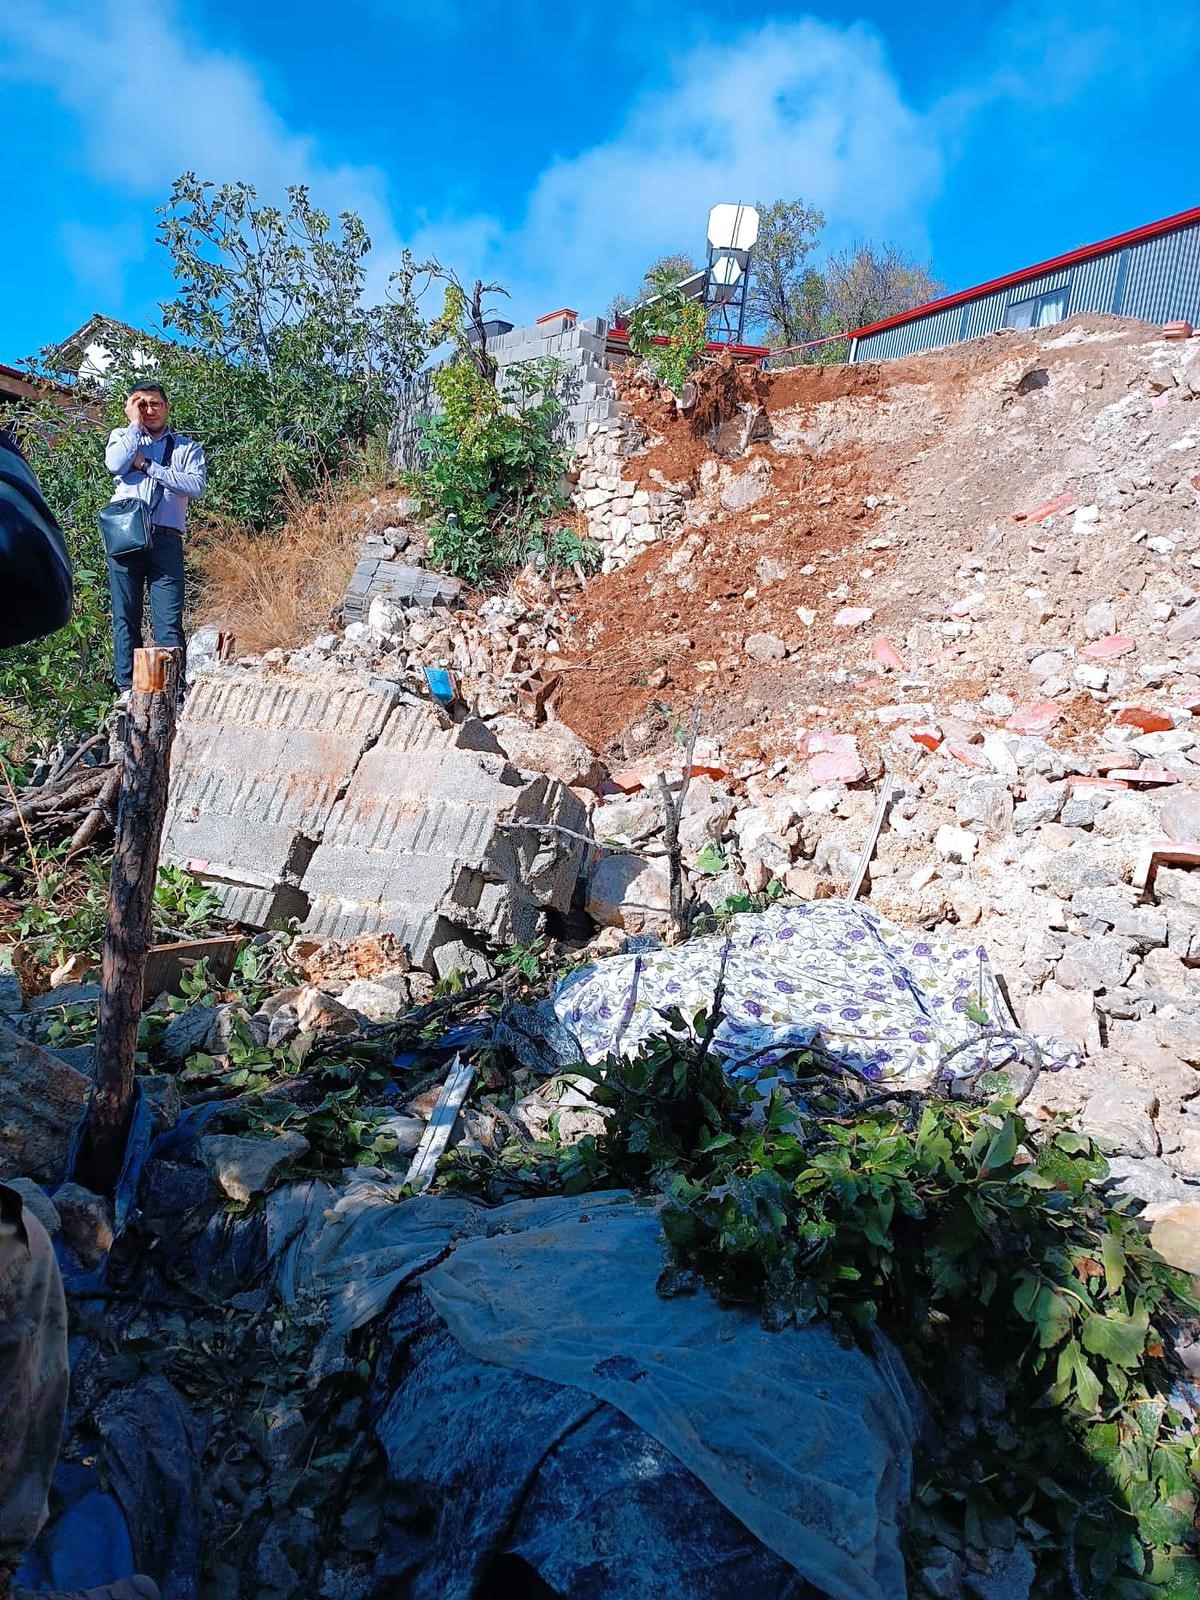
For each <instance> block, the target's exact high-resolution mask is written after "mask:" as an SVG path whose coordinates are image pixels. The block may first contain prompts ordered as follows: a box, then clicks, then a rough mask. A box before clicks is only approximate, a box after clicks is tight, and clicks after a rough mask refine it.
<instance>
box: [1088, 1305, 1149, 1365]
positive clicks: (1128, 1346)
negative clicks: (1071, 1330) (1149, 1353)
mask: <svg viewBox="0 0 1200 1600" xmlns="http://www.w3.org/2000/svg"><path fill="white" fill-rule="evenodd" d="M1149 1325H1150V1318H1149V1316H1148V1314H1147V1313H1146V1312H1145V1311H1144V1310H1143V1311H1141V1312H1139V1313H1136V1314H1135V1315H1134V1316H1132V1317H1126V1316H1123V1315H1122V1313H1121V1312H1119V1311H1108V1312H1095V1313H1093V1315H1091V1316H1089V1317H1088V1318H1087V1319H1086V1320H1085V1322H1084V1324H1083V1348H1084V1349H1085V1350H1087V1351H1088V1352H1089V1353H1090V1354H1091V1355H1094V1356H1103V1358H1104V1359H1105V1361H1111V1362H1112V1363H1113V1365H1114V1366H1118V1367H1136V1366H1137V1365H1138V1363H1139V1361H1140V1360H1141V1359H1142V1351H1143V1349H1144V1348H1145V1344H1146V1330H1147V1328H1148V1327H1149Z"/></svg>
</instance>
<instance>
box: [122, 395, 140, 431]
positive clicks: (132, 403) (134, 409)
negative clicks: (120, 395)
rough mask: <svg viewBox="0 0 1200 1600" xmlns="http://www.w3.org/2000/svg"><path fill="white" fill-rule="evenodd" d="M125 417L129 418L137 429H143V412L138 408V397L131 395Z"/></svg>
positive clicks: (127, 401) (126, 406)
mask: <svg viewBox="0 0 1200 1600" xmlns="http://www.w3.org/2000/svg"><path fill="white" fill-rule="evenodd" d="M125 415H126V416H127V417H128V418H129V420H130V422H132V423H133V425H134V427H135V428H140V427H141V425H142V413H141V410H140V409H139V407H138V400H137V395H135V394H131V395H130V396H129V399H128V400H126V402H125Z"/></svg>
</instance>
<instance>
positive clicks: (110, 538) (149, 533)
mask: <svg viewBox="0 0 1200 1600" xmlns="http://www.w3.org/2000/svg"><path fill="white" fill-rule="evenodd" d="M174 449H175V435H174V434H172V433H169V434H168V435H167V449H166V454H165V455H164V456H163V459H162V464H163V466H164V467H169V466H170V465H171V455H172V452H173V451H174ZM162 497H163V486H162V484H161V483H156V484H155V485H154V492H153V493H152V494H151V496H150V498H149V500H143V499H142V498H141V496H140V495H123V496H122V497H121V499H120V500H110V501H109V502H108V504H107V505H106V506H104V507H102V509H101V511H100V516H99V522H100V538H101V541H102V542H103V545H104V548H105V550H106V552H107V553H108V554H109V555H110V556H112V558H113V560H114V561H121V560H123V559H125V558H126V557H127V556H133V555H137V554H138V553H139V551H142V550H149V548H150V540H151V538H152V537H153V533H154V513H155V512H156V511H157V510H158V507H159V504H160V503H161V501H162Z"/></svg>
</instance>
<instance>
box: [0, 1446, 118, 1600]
mask: <svg viewBox="0 0 1200 1600" xmlns="http://www.w3.org/2000/svg"><path fill="white" fill-rule="evenodd" d="M50 1510H51V1519H52V1520H51V1521H50V1522H49V1523H47V1525H46V1527H45V1529H44V1530H43V1532H42V1535H41V1537H40V1538H39V1539H38V1540H37V1542H36V1544H34V1546H33V1547H32V1549H30V1550H29V1551H27V1552H26V1555H25V1559H24V1561H23V1562H22V1563H21V1566H20V1567H19V1568H18V1570H17V1574H16V1579H15V1582H16V1584H17V1585H18V1587H20V1588H25V1589H33V1590H38V1589H86V1588H90V1587H93V1586H95V1585H97V1584H101V1583H111V1582H112V1581H113V1579H114V1578H127V1577H129V1576H130V1575H131V1574H132V1573H133V1570H134V1562H133V1549H132V1547H131V1545H130V1542H129V1528H128V1526H127V1525H126V1522H125V1514H124V1512H123V1511H122V1510H121V1507H120V1506H119V1505H118V1504H117V1502H116V1500H115V1499H114V1498H113V1496H112V1495H111V1494H106V1493H105V1492H104V1490H103V1489H101V1487H100V1479H99V1477H98V1475H97V1473H96V1470H95V1468H94V1467H87V1466H83V1465H81V1464H79V1463H77V1462H70V1461H60V1462H59V1464H58V1469H57V1471H56V1472H55V1474H54V1482H53V1484H52V1485H51V1489H50Z"/></svg>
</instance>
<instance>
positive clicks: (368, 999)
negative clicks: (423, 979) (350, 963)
mask: <svg viewBox="0 0 1200 1600" xmlns="http://www.w3.org/2000/svg"><path fill="white" fill-rule="evenodd" d="M399 982H400V983H403V982H404V980H403V979H402V978H401V979H400V980H399ZM338 1000H339V1002H340V1003H341V1004H342V1005H343V1006H345V1007H346V1009H347V1010H349V1011H357V1012H358V1014H359V1015H360V1016H363V1017H366V1019H367V1021H368V1022H392V1021H394V1020H395V1018H396V1017H397V1016H398V1015H399V1014H400V1012H401V1011H402V1010H403V1009H404V1008H405V1006H406V1005H407V1004H408V997H407V994H406V993H405V992H404V991H403V990H402V989H400V988H392V987H391V985H389V984H386V983H375V982H374V981H373V980H372V979H371V978H355V980H354V982H353V983H351V984H350V985H349V986H348V987H347V988H345V989H343V990H342V992H341V994H340V995H338Z"/></svg>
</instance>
